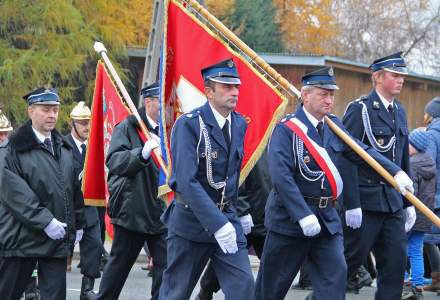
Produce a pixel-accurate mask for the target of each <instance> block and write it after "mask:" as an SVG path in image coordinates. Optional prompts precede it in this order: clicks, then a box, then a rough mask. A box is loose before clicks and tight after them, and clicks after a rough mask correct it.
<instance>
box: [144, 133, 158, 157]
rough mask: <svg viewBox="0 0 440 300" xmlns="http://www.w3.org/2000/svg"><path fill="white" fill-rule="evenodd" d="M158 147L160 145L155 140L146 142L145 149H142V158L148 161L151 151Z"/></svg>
mask: <svg viewBox="0 0 440 300" xmlns="http://www.w3.org/2000/svg"><path fill="white" fill-rule="evenodd" d="M157 147H159V143H158V142H157V141H156V140H155V139H154V138H152V139H149V140H148V141H146V142H145V145H144V148H142V158H143V159H145V160H147V159H148V158H149V157H150V155H151V151H153V149H155V148H157Z"/></svg>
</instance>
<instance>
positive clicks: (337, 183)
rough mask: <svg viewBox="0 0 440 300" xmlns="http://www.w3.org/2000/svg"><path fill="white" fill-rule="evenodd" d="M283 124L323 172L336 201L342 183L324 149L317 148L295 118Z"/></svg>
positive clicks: (302, 125)
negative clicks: (301, 142) (298, 139)
mask: <svg viewBox="0 0 440 300" xmlns="http://www.w3.org/2000/svg"><path fill="white" fill-rule="evenodd" d="M284 124H286V126H287V127H288V128H289V129H290V130H292V131H293V132H294V133H295V134H296V135H297V136H298V137H299V138H300V139H301V140H302V141H303V143H304V145H305V146H306V148H307V150H308V151H309V153H310V155H311V156H312V157H313V159H314V160H315V161H316V163H317V164H318V166H319V167H320V168H321V170H322V171H323V172H324V175H325V177H326V178H327V180H328V182H329V183H330V188H331V190H332V194H333V197H334V198H335V199H336V198H338V197H339V195H340V194H341V193H342V189H343V182H342V178H341V175H340V174H339V171H338V169H337V168H336V166H335V165H334V164H333V162H332V160H331V158H330V156H329V155H328V153H327V150H325V148H323V147H321V146H319V145H318V144H317V143H316V142H315V141H314V140H312V139H311V138H309V136H308V135H307V130H308V128H307V126H306V125H304V123H302V122H301V121H300V120H298V119H297V118H295V117H294V118H292V119H290V120H288V121H286V122H285V123H284Z"/></svg>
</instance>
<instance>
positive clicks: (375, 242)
mask: <svg viewBox="0 0 440 300" xmlns="http://www.w3.org/2000/svg"><path fill="white" fill-rule="evenodd" d="M370 69H371V71H372V75H371V77H372V82H373V89H372V91H371V92H370V93H369V94H368V95H367V96H361V97H360V98H359V99H357V100H355V101H353V102H351V103H350V104H349V105H348V107H347V109H346V112H345V114H344V117H343V123H344V125H345V127H346V128H347V130H348V131H349V132H350V133H351V135H353V136H354V137H355V138H358V139H360V140H361V141H362V142H364V143H365V144H367V145H369V146H371V147H373V148H374V149H376V150H377V151H379V152H380V153H381V154H382V155H383V156H384V157H386V158H388V159H389V160H391V161H393V162H394V163H395V164H396V165H398V166H399V167H400V168H401V169H402V170H403V171H405V172H407V173H408V172H409V171H410V169H409V150H408V124H407V118H406V113H405V108H404V107H403V106H402V104H401V103H400V102H399V101H398V100H397V97H398V96H399V94H400V92H401V90H402V88H403V83H404V81H405V75H406V74H408V72H407V69H406V64H405V61H404V59H403V57H402V52H398V53H395V54H392V55H390V56H386V57H383V58H380V59H377V60H375V61H374V62H373V63H372V64H371V66H370ZM354 173H356V174H357V176H358V178H359V182H358V183H357V184H356V185H355V186H353V187H352V188H351V189H350V192H351V193H350V194H349V195H347V196H346V197H345V196H344V206H345V221H346V224H345V225H346V226H345V227H344V243H345V257H346V260H347V265H348V272H349V280H350V281H349V285H350V286H352V288H353V289H354V290H355V291H356V290H357V289H359V288H361V287H362V286H360V285H357V284H356V282H357V278H356V276H357V275H356V270H357V269H358V268H359V266H360V265H361V264H362V263H363V262H364V261H365V260H366V258H367V256H368V254H369V252H370V251H371V250H374V254H375V258H376V265H377V267H378V275H377V276H378V277H377V278H378V281H377V294H376V298H377V299H400V296H401V293H402V282H403V277H404V271H405V265H406V231H409V230H410V229H411V227H412V226H413V225H414V222H415V218H416V213H415V209H414V206H412V205H411V204H410V203H409V202H408V201H407V200H405V198H404V197H403V196H402V195H401V194H400V193H399V192H398V191H397V190H395V189H394V188H393V187H392V186H391V185H390V184H388V183H387V182H385V180H384V179H383V178H382V177H381V176H380V175H378V174H377V173H376V172H375V171H374V170H373V169H372V168H370V167H364V168H359V170H355V171H354ZM401 179H403V177H402V178H401ZM351 183H353V181H352V182H351ZM408 183H410V182H409V181H408ZM399 189H400V190H401V193H402V194H405V193H406V189H404V188H399ZM410 191H411V189H410ZM355 220H359V221H360V227H359V226H358V225H359V224H358V222H356V221H355Z"/></svg>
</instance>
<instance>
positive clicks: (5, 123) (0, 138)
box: [0, 109, 13, 144]
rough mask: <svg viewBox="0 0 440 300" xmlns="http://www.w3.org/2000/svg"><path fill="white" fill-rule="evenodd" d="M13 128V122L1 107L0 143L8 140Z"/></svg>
mask: <svg viewBox="0 0 440 300" xmlns="http://www.w3.org/2000/svg"><path fill="white" fill-rule="evenodd" d="M12 129H13V128H12V126H11V122H9V120H8V118H7V117H6V115H5V114H4V113H3V112H2V111H1V109H0V144H3V143H5V142H6V140H7V139H8V136H9V134H10V133H11V131H12Z"/></svg>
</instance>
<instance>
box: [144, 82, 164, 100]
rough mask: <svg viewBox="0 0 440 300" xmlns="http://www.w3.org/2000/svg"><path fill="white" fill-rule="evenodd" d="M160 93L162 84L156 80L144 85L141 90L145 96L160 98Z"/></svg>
mask: <svg viewBox="0 0 440 300" xmlns="http://www.w3.org/2000/svg"><path fill="white" fill-rule="evenodd" d="M159 93H160V86H159V82H158V81H156V82H155V83H153V84H150V85H149V86H146V87H144V88H143V89H142V90H141V94H142V96H143V97H144V98H159Z"/></svg>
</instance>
